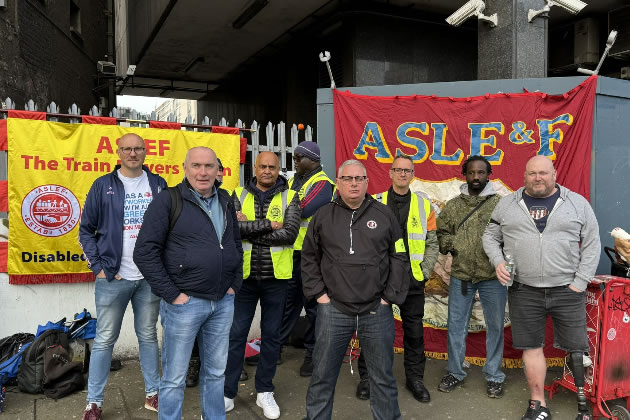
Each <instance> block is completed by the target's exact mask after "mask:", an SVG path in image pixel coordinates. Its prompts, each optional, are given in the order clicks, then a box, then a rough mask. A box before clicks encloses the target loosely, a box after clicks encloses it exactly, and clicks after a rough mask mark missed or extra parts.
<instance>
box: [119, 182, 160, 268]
mask: <svg viewBox="0 0 630 420" xmlns="http://www.w3.org/2000/svg"><path fill="white" fill-rule="evenodd" d="M118 178H120V180H121V181H122V183H123V185H124V186H125V203H124V207H123V243H122V260H121V261H120V271H118V275H119V276H120V277H122V278H123V279H125V280H141V279H142V278H143V276H142V273H140V270H138V267H136V264H135V263H134V262H133V249H134V247H135V246H136V239H137V238H138V233H139V232H140V228H141V227H142V221H143V219H144V212H145V211H147V207H149V204H150V203H151V200H153V193H152V192H151V186H150V185H149V177H148V176H147V173H146V172H144V171H142V175H140V176H139V177H136V178H128V177H126V176H124V175H122V174H121V173H120V170H119V171H118Z"/></svg>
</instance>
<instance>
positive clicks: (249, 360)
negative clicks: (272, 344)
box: [245, 352, 283, 366]
mask: <svg viewBox="0 0 630 420" xmlns="http://www.w3.org/2000/svg"><path fill="white" fill-rule="evenodd" d="M259 361H260V353H258V354H255V355H253V356H250V357H246V358H245V364H246V365H247V366H256V365H257V364H258V362H259ZM282 362H283V360H282V352H280V355H279V356H278V361H277V362H276V365H281V364H282Z"/></svg>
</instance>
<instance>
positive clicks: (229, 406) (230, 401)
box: [223, 397, 234, 413]
mask: <svg viewBox="0 0 630 420" xmlns="http://www.w3.org/2000/svg"><path fill="white" fill-rule="evenodd" d="M223 402H224V403H225V412H226V413H227V412H228V411H232V410H234V398H228V397H223Z"/></svg>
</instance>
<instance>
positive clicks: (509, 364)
mask: <svg viewBox="0 0 630 420" xmlns="http://www.w3.org/2000/svg"><path fill="white" fill-rule="evenodd" d="M404 352H405V349H404V348H402V347H394V353H395V354H401V353H404ZM424 355H425V356H426V357H427V358H429V359H436V360H448V353H439V352H433V351H425V352H424ZM466 361H468V363H470V364H471V365H475V366H483V365H484V364H485V363H486V358H485V357H466ZM501 366H502V367H504V368H506V369H521V368H522V367H523V359H503V362H502V363H501ZM562 366H564V357H548V358H547V367H562Z"/></svg>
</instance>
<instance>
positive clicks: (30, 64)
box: [0, 0, 108, 113]
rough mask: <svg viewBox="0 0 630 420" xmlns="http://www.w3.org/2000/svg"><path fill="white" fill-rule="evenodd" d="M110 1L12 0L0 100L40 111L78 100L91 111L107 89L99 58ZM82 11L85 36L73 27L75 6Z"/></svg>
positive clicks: (3, 34) (1, 33) (2, 50)
mask: <svg viewBox="0 0 630 420" xmlns="http://www.w3.org/2000/svg"><path fill="white" fill-rule="evenodd" d="M107 1H108V0H8V1H7V7H6V8H4V9H0V39H2V40H3V41H2V45H1V47H0V98H1V99H2V100H4V99H5V98H6V97H7V96H8V97H10V98H11V99H12V100H13V101H14V102H16V104H17V107H19V108H23V107H24V104H25V102H26V101H27V100H28V99H33V100H34V101H35V102H36V103H37V104H38V107H39V110H45V108H46V105H48V104H49V103H50V102H51V101H55V103H57V105H59V106H60V108H61V111H62V112H66V111H67V109H68V107H69V106H70V105H71V104H72V103H73V102H74V103H76V104H77V105H79V107H80V108H81V110H82V112H83V113H87V112H88V109H89V108H90V107H91V106H92V105H96V104H97V102H98V96H107V95H106V94H107V92H106V91H102V92H100V93H98V92H96V93H97V94H95V92H93V90H94V88H95V87H96V80H95V79H94V76H95V75H96V62H97V61H98V60H103V59H104V57H105V54H106V53H107V17H106V15H105V11H106V9H107ZM71 2H74V4H76V5H77V6H78V8H79V10H80V16H81V34H80V35H77V34H74V33H72V32H71V31H70V13H71V12H70V8H71Z"/></svg>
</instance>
